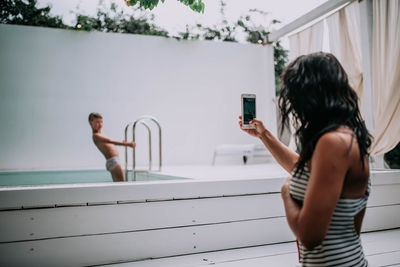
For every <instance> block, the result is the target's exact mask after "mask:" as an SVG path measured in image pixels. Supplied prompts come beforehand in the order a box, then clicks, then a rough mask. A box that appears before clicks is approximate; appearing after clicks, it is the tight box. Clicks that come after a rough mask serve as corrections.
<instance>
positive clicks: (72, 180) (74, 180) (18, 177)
mask: <svg viewBox="0 0 400 267" xmlns="http://www.w3.org/2000/svg"><path fill="white" fill-rule="evenodd" d="M129 179H131V173H129ZM185 179H188V178H184V177H177V176H172V175H165V174H159V173H154V172H152V173H148V172H138V173H137V174H136V180H137V181H159V180H185ZM107 182H110V183H111V182H112V178H111V174H110V173H109V172H108V171H105V170H59V171H13V172H0V186H35V185H54V184H85V183H107Z"/></svg>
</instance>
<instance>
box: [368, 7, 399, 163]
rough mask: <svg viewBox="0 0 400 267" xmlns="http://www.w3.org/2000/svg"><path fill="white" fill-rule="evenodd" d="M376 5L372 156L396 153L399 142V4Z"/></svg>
mask: <svg viewBox="0 0 400 267" xmlns="http://www.w3.org/2000/svg"><path fill="white" fill-rule="evenodd" d="M399 2H400V1H399V0H374V1H373V17H374V21H373V44H372V99H373V107H372V111H373V121H374V132H373V135H374V138H375V140H374V143H373V146H372V151H371V154H372V155H381V154H383V153H386V152H388V151H390V150H391V149H393V148H394V147H395V146H396V144H397V143H398V142H399V141H400V4H399Z"/></svg>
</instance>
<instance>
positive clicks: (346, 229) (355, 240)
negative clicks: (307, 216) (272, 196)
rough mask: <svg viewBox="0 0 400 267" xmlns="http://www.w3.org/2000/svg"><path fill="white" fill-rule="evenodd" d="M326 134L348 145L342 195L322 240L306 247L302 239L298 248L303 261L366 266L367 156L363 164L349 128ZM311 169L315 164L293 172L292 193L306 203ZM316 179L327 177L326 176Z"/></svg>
mask: <svg viewBox="0 0 400 267" xmlns="http://www.w3.org/2000/svg"><path fill="white" fill-rule="evenodd" d="M327 134H328V135H331V136H332V135H335V138H336V140H339V141H338V143H339V144H337V145H339V146H344V147H346V148H348V154H347V161H348V165H346V168H347V170H346V171H345V177H344V180H343V183H342V188H341V193H340V198H339V199H338V200H337V203H336V205H335V209H334V211H333V214H332V216H331V219H330V223H329V227H328V230H327V232H326V235H325V237H324V239H323V241H322V242H321V243H320V244H318V245H317V246H315V247H312V248H306V247H305V246H304V245H303V244H301V243H300V246H299V252H300V257H301V261H302V265H303V266H367V262H366V260H365V257H364V254H363V250H362V246H361V241H360V238H359V233H360V228H361V223H362V219H363V216H364V212H365V207H366V204H367V200H368V196H369V190H370V186H369V179H368V177H369V168H368V161H367V159H366V160H365V162H364V164H362V162H361V161H360V153H359V149H358V144H357V140H356V138H354V134H353V132H352V131H351V130H350V129H347V128H339V129H337V130H336V131H334V132H330V133H327ZM327 154H329V153H327ZM315 167H316V168H317V167H318V166H315ZM312 169H313V166H312V165H311V166H310V164H306V166H305V167H304V169H303V170H302V171H298V170H294V172H293V176H292V179H291V183H290V194H291V196H292V197H293V199H295V200H296V201H297V202H298V203H299V204H300V205H301V206H303V202H304V198H305V196H306V191H307V188H308V182H309V179H310V176H311V174H312ZM326 171H330V170H326ZM319 175H321V172H319ZM314 179H324V177H317V178H314ZM338 179H340V177H338ZM342 179H343V178H342ZM308 190H315V189H313V188H311V189H308ZM321 193H324V192H321ZM329 193H330V192H326V195H327V196H329ZM321 201H323V200H321ZM316 227H317V226H316Z"/></svg>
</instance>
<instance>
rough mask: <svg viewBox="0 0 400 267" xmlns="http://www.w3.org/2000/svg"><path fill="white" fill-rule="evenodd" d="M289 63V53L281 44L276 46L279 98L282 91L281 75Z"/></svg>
mask: <svg viewBox="0 0 400 267" xmlns="http://www.w3.org/2000/svg"><path fill="white" fill-rule="evenodd" d="M287 62H288V51H287V50H285V49H284V48H283V47H282V46H281V44H280V42H279V41H278V42H276V43H275V45H274V66H275V94H276V96H278V95H279V94H280V91H281V89H282V80H281V75H282V73H283V71H284V70H285V68H286V63H287Z"/></svg>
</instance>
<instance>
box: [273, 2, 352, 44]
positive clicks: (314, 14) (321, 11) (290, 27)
mask: <svg viewBox="0 0 400 267" xmlns="http://www.w3.org/2000/svg"><path fill="white" fill-rule="evenodd" d="M352 1H353V0H329V1H326V2H325V3H324V4H322V5H320V6H318V7H316V8H314V9H313V10H311V11H310V12H308V13H306V14H305V15H303V16H301V17H300V18H298V19H296V20H294V21H293V22H291V23H289V24H287V25H285V26H283V27H282V28H280V29H279V30H276V31H273V32H272V33H271V34H270V35H269V36H268V42H275V41H278V40H279V39H280V38H281V37H282V36H285V35H286V34H288V33H291V32H292V31H294V30H296V29H298V28H300V27H302V26H304V25H305V24H307V23H309V22H311V21H313V20H315V19H318V18H319V17H321V16H323V15H325V14H327V13H328V12H330V11H332V10H334V9H336V8H338V7H340V6H342V5H345V4H347V3H350V2H352Z"/></svg>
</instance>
